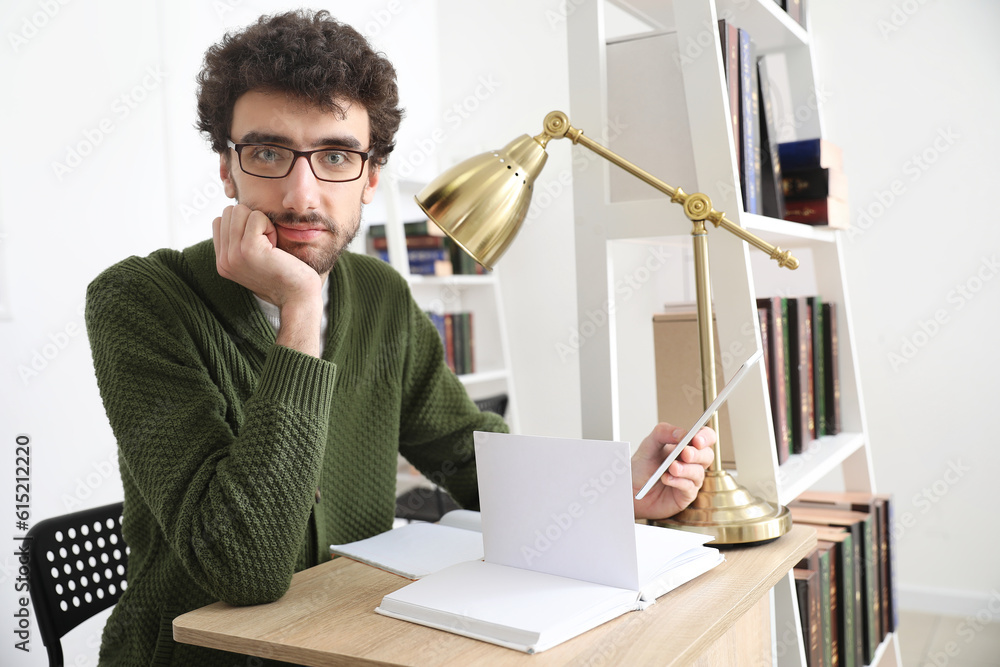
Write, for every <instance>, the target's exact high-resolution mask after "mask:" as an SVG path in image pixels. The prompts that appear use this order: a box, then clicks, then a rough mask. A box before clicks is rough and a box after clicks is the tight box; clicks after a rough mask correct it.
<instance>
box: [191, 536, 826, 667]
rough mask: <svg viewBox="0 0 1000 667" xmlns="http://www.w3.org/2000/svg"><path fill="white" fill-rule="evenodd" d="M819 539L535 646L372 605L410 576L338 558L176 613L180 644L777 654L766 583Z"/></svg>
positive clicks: (427, 656)
mask: <svg viewBox="0 0 1000 667" xmlns="http://www.w3.org/2000/svg"><path fill="white" fill-rule="evenodd" d="M815 545H816V533H815V531H814V530H812V529H811V528H808V527H805V526H793V528H792V530H791V531H790V532H789V533H788V534H787V535H785V536H783V537H781V538H780V539H778V540H776V541H775V542H772V543H770V544H766V545H763V546H757V547H746V548H741V549H729V550H727V551H726V562H725V563H723V564H721V565H719V566H718V567H716V568H715V569H713V570H711V571H710V572H708V573H706V574H704V575H702V576H700V577H698V578H697V579H695V580H694V581H692V582H690V583H688V584H685V585H684V586H681V587H680V588H678V589H676V590H673V591H671V592H670V593H667V594H666V595H664V596H663V597H661V598H660V599H659V600H658V601H657V603H656V604H655V605H653V606H652V607H650V608H648V609H646V610H645V611H641V612H639V611H637V612H630V613H627V614H625V615H623V616H620V617H618V618H616V619H614V620H613V621H611V622H609V623H605V624H604V625H602V626H600V627H598V628H595V629H593V630H591V631H590V632H587V633H585V634H583V635H581V636H579V637H577V638H575V639H572V640H570V641H568V642H566V643H564V644H560V645H559V646H556V647H554V648H551V649H549V650H548V651H544V652H542V653H539V654H537V655H527V654H525V653H520V652H518V651H514V650H511V649H506V648H502V647H499V646H494V645H493V644H487V643H485V642H480V641H476V640H474V639H468V638H466V637H460V636H458V635H453V634H451V633H449V632H443V631H439V630H434V629H431V628H426V627H423V626H420V625H415V624H412V623H407V622H406V621H400V620H396V619H392V618H387V617H385V616H381V615H379V614H376V613H375V611H374V609H375V607H376V606H378V604H379V603H380V602H381V601H382V596H384V595H385V594H387V593H390V592H391V591H394V590H396V589H398V588H400V587H402V586H404V585H406V584H407V583H409V581H408V580H406V579H403V578H401V577H397V576H396V575H392V574H389V573H387V572H383V571H382V570H378V569H375V568H373V567H369V566H367V565H363V564H361V563H358V562H355V561H351V560H348V559H346V558H338V559H336V560H333V561H330V562H328V563H324V564H322V565H318V566H316V567H314V568H310V569H308V570H305V571H303V572H299V573H298V574H296V575H295V576H294V577H293V578H292V585H291V588H290V589H289V591H288V592H287V593H286V594H285V595H284V597H282V598H281V599H280V600H278V601H277V602H273V603H271V604H267V605H258V606H255V607H232V606H230V605H227V604H225V603H222V602H217V603H215V604H212V605H209V606H207V607H202V608H201V609H197V610H195V611H192V612H189V613H187V614H184V615H182V616H179V617H177V618H176V619H174V639H175V640H177V641H179V642H184V643H188V644H196V645H198V646H207V647H210V648H217V649H224V650H227V651H234V652H237V653H244V654H249V655H255V656H259V657H262V658H274V659H278V660H285V661H288V662H294V663H299V664H303V665H314V666H317V667H318V666H321V665H345V666H346V665H351V666H355V665H382V666H384V665H420V666H425V665H463V666H464V665H484V666H489V667H494V666H495V665H532V666H533V667H542V666H547V665H567V664H574V665H582V664H586V665H591V664H592V665H612V664H623V665H646V664H650V665H685V666H687V665H722V664H724V665H739V664H753V665H760V664H767V665H769V664H771V657H770V656H771V632H770V607H769V600H770V597H769V596H768V595H767V593H768V591H769V590H770V589H771V587H773V586H774V585H775V584H776V583H777V582H778V581H779V580H780V579H781V578H782V577H784V576H786V574H787V573H788V571H789V570H790V569H791V568H792V567H794V565H795V564H796V563H797V562H798V561H799V559H801V558H802V557H803V556H805V555H806V554H807V553H808V552H809V551H810V550H812V549H813V548H814V547H815Z"/></svg>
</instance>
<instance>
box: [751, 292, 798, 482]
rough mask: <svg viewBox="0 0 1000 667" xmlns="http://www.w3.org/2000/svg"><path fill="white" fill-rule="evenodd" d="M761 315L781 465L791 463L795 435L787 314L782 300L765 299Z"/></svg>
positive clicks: (768, 384)
mask: <svg viewBox="0 0 1000 667" xmlns="http://www.w3.org/2000/svg"><path fill="white" fill-rule="evenodd" d="M757 308H758V313H760V312H761V311H763V315H762V317H763V318H765V319H766V321H767V326H766V328H767V341H766V342H765V341H764V340H763V332H764V327H761V336H762V340H761V342H762V343H764V349H765V350H767V353H768V356H769V363H768V367H767V388H768V397H769V398H770V400H771V419H772V422H773V426H774V440H775V447H777V450H778V463H779V464H781V463H784V462H785V461H787V460H788V456H789V454H791V452H792V432H791V423H790V419H791V417H790V414H791V410H792V405H791V401H792V394H791V392H790V391H789V387H788V383H789V366H788V363H789V358H790V356H791V355H790V353H789V349H788V334H787V331H788V310H787V306H786V303H785V301H784V299H782V298H781V297H762V298H759V299H757Z"/></svg>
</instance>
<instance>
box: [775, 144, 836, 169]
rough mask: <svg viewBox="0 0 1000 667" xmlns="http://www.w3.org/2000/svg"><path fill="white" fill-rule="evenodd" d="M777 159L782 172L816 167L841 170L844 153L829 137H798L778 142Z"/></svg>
mask: <svg viewBox="0 0 1000 667" xmlns="http://www.w3.org/2000/svg"><path fill="white" fill-rule="evenodd" d="M778 159H779V160H781V169H782V171H783V172H793V171H797V170H799V169H814V168H816V167H822V168H826V169H829V168H833V169H838V170H840V171H843V169H844V154H843V151H841V149H840V146H838V145H837V144H835V143H833V142H831V141H830V140H829V139H800V140H798V141H785V142H782V143H780V144H778Z"/></svg>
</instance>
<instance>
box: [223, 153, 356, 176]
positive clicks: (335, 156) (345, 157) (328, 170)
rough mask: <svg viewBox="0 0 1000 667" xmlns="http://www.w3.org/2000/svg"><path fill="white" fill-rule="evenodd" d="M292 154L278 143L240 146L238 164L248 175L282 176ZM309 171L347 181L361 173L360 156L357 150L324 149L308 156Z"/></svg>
mask: <svg viewBox="0 0 1000 667" xmlns="http://www.w3.org/2000/svg"><path fill="white" fill-rule="evenodd" d="M294 158H295V154H294V153H292V151H291V150H289V149H287V148H281V147H278V146H255V145H250V146H243V150H242V152H241V153H240V166H241V167H242V168H243V170H244V171H245V172H247V173H248V174H250V175H252V176H263V177H264V178H282V177H284V176H287V175H288V174H289V173H290V172H291V171H292V161H293V159H294ZM309 159H310V162H311V164H312V169H313V173H315V174H316V176H317V177H318V178H322V179H324V180H329V181H350V180H353V179H355V178H357V177H359V176H360V175H361V170H362V169H363V168H364V160H363V159H362V157H361V156H360V155H359V154H357V153H351V152H349V151H343V150H327V151H318V152H315V153H312V154H311V155H310V156H309Z"/></svg>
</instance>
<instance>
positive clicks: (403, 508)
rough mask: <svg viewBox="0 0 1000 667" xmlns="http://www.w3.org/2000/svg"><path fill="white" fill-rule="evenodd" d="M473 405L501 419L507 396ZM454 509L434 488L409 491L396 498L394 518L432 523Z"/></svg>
mask: <svg viewBox="0 0 1000 667" xmlns="http://www.w3.org/2000/svg"><path fill="white" fill-rule="evenodd" d="M475 404H476V407H478V408H479V410H480V411H482V412H495V413H497V414H498V415H500V416H501V417H503V416H504V413H505V412H507V394H497V395H496V396H489V397H487V398H480V399H476V400H475ZM454 509H458V505H457V504H456V503H455V501H454V500H452V498H451V496H449V495H448V494H447V493H446V492H445V491H444V489H441V488H439V487H436V486H435V487H431V488H428V487H418V488H416V489H410V490H409V491H407V492H406V493H404V494H402V495H401V496H399V497H398V498H396V518H397V519H406V520H407V521H428V522H431V523H433V522H435V521H438V520H439V519H440V518H441V517H443V516H444V515H445V514H447V513H448V512H450V511H452V510H454Z"/></svg>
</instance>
